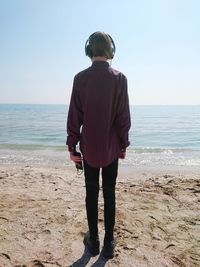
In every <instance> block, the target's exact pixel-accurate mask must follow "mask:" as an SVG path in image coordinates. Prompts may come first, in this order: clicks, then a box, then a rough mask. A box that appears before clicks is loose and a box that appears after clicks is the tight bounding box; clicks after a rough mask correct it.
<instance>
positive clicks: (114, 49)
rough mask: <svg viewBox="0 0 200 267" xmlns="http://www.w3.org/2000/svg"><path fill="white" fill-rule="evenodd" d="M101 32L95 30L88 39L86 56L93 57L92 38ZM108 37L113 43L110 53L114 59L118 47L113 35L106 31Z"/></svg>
mask: <svg viewBox="0 0 200 267" xmlns="http://www.w3.org/2000/svg"><path fill="white" fill-rule="evenodd" d="M97 33H99V32H94V33H93V34H91V35H90V37H89V38H88V39H87V41H86V43H85V54H86V56H88V57H90V58H92V57H93V52H92V49H91V47H90V42H91V40H92V38H93V37H94V36H95V35H96V34H97ZM104 34H105V35H106V36H107V38H109V40H110V43H111V54H110V55H109V57H110V59H112V58H113V57H114V55H115V51H116V48H115V43H114V41H113V39H112V37H111V36H110V35H109V34H108V33H104Z"/></svg>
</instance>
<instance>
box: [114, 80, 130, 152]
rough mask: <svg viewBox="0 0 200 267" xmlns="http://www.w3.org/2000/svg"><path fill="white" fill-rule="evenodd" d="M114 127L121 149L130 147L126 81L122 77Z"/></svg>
mask: <svg viewBox="0 0 200 267" xmlns="http://www.w3.org/2000/svg"><path fill="white" fill-rule="evenodd" d="M115 127H116V131H117V134H118V136H119V139H120V143H121V148H122V149H123V150H126V147H128V146H129V145H130V142H129V135H128V132H129V130H130V127H131V117H130V108H129V97H128V85H127V79H126V77H125V76H124V75H122V80H121V91H120V94H119V98H118V106H117V113H116V119H115Z"/></svg>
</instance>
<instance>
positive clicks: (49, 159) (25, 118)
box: [0, 104, 200, 170]
mask: <svg viewBox="0 0 200 267" xmlns="http://www.w3.org/2000/svg"><path fill="white" fill-rule="evenodd" d="M130 111H131V121H132V126H131V129H130V134H129V136H130V142H131V144H130V146H129V148H128V149H127V156H126V159H125V160H121V161H120V162H121V163H120V164H122V165H128V166H133V167H147V168H148V167H152V166H157V167H159V168H160V167H164V166H171V167H173V166H176V167H180V168H181V167H194V168H199V170H200V106H131V107H130ZM67 114H68V106H67V105H53V104H52V105H51V104H0V164H27V165H30V164H34V165H49V164H50V165H51V166H54V165H55V166H57V165H62V166H68V165H70V164H71V162H70V160H69V155H68V152H67V148H66V121H67Z"/></svg>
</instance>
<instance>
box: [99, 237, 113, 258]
mask: <svg viewBox="0 0 200 267" xmlns="http://www.w3.org/2000/svg"><path fill="white" fill-rule="evenodd" d="M115 247H116V240H115V239H113V240H112V241H106V240H105V241H104V246H103V249H102V255H103V256H104V258H105V259H112V258H113V257H114V254H115Z"/></svg>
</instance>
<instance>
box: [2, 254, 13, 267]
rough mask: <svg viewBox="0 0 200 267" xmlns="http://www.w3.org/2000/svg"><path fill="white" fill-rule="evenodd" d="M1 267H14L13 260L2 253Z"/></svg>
mask: <svg viewBox="0 0 200 267" xmlns="http://www.w3.org/2000/svg"><path fill="white" fill-rule="evenodd" d="M0 267H12V265H11V258H10V256H9V255H8V254H6V253H0Z"/></svg>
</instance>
